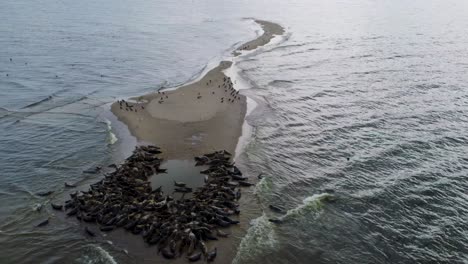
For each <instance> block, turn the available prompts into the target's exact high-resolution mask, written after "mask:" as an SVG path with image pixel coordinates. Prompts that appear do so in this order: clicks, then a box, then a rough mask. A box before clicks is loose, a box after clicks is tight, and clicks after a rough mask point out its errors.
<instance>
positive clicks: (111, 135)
mask: <svg viewBox="0 0 468 264" xmlns="http://www.w3.org/2000/svg"><path fill="white" fill-rule="evenodd" d="M104 122H105V123H106V125H107V133H108V136H107V142H108V143H109V145H113V144H114V143H115V142H117V140H118V138H117V136H115V134H114V133H112V122H111V121H110V120H108V119H106V120H104Z"/></svg>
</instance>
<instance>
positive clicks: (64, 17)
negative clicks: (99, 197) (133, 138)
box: [0, 0, 468, 263]
mask: <svg viewBox="0 0 468 264" xmlns="http://www.w3.org/2000/svg"><path fill="white" fill-rule="evenodd" d="M466 14H468V3H467V2H466V1H461V0H460V1H436V0H429V1H422V0H417V1H411V2H408V1H401V0H397V1H364V0H358V1H305V0H303V1H294V2H287V3H285V2H280V1H268V2H265V1H230V2H220V1H202V2H196V1H182V2H173V1H99V2H97V3H95V2H92V1H78V2H76V1H75V2H73V1H52V0H46V1H41V2H37V1H9V0H8V1H2V3H0V15H1V16H0V17H2V23H0V107H1V108H0V127H1V129H0V168H1V173H0V175H1V176H0V205H1V206H0V243H1V245H2V246H1V247H0V248H1V249H0V263H116V262H117V263H126V262H127V261H128V257H126V256H125V254H124V253H122V250H121V249H118V248H115V247H113V246H112V245H109V244H107V243H105V242H102V241H89V240H84V239H83V234H82V233H81V232H80V228H79V226H78V225H77V224H75V223H70V222H69V221H61V220H60V218H59V217H56V216H54V215H53V213H54V212H52V211H51V210H50V209H49V208H48V202H49V201H50V200H53V201H63V200H64V199H65V198H66V196H67V195H68V193H69V191H68V190H65V189H64V187H63V182H64V181H69V182H77V183H78V184H79V186H80V188H83V189H86V188H87V187H86V186H87V185H86V184H88V183H91V182H94V181H97V180H98V178H99V176H96V175H89V174H83V173H82V171H83V170H86V169H88V168H90V167H93V166H96V165H102V164H104V165H105V164H109V163H112V162H116V161H119V160H121V159H122V158H123V157H125V155H126V153H128V149H127V148H126V147H125V144H124V143H123V140H122V139H120V138H119V140H118V141H116V142H115V140H114V138H113V136H112V134H111V132H114V134H118V135H120V134H119V133H117V132H118V131H115V130H118V128H117V124H115V122H113V123H112V125H109V123H108V120H111V121H114V120H112V118H111V117H109V113H108V110H107V109H108V106H107V105H108V103H109V102H112V101H114V100H116V98H126V97H129V96H134V95H138V94H142V93H147V92H149V91H153V90H155V89H157V88H158V87H161V86H165V85H166V86H172V85H175V84H178V83H181V82H184V81H185V80H187V79H190V78H191V77H192V76H195V75H196V74H197V73H198V72H200V71H201V70H202V69H203V67H204V66H205V65H206V64H207V63H208V62H209V61H213V60H215V61H216V60H217V58H218V57H221V56H223V55H224V54H226V51H227V50H228V49H229V48H230V47H232V46H233V45H235V44H236V43H240V42H242V41H245V40H248V39H251V38H253V37H254V36H255V30H258V28H257V27H255V26H254V25H253V24H252V22H251V21H249V20H242V18H244V17H257V18H261V19H267V20H268V19H270V20H272V21H276V22H279V23H280V24H282V25H284V26H285V27H286V29H287V34H286V36H285V38H284V39H282V40H280V41H279V44H277V45H272V46H269V47H266V48H264V49H262V50H261V51H259V52H256V53H254V54H252V55H248V56H246V57H244V58H241V59H240V60H239V61H237V66H238V67H239V68H240V69H242V71H241V73H242V75H243V76H244V78H246V79H247V80H249V81H250V82H251V84H252V86H253V88H251V89H249V90H245V91H243V92H244V93H245V94H247V95H248V96H250V97H251V98H253V99H255V100H256V101H257V103H258V107H257V109H255V111H254V112H253V114H252V115H251V116H250V117H249V118H248V121H249V123H250V124H251V125H252V126H253V128H254V132H253V138H252V141H251V142H250V144H249V145H248V146H247V148H246V149H245V153H244V154H242V155H241V159H242V160H243V161H244V163H245V164H246V166H248V167H249V170H250V171H254V172H260V171H262V172H264V174H265V175H267V177H266V178H265V179H264V180H262V181H261V182H260V183H259V184H258V186H257V187H256V188H255V193H256V195H257V197H258V200H259V202H260V205H261V206H262V207H264V208H266V207H267V206H268V204H270V203H275V204H279V205H281V206H283V207H284V208H286V209H287V210H289V211H288V212H287V213H286V215H285V216H281V215H277V214H275V213H273V212H270V211H268V210H267V209H265V213H264V215H262V216H259V217H258V218H256V219H255V220H253V221H252V223H251V224H252V225H251V227H250V229H249V230H248V232H247V234H246V236H245V237H244V239H243V240H242V242H241V244H240V246H239V253H238V256H237V257H236V259H235V262H236V263H253V262H261V263H466V262H468V250H467V247H468V233H467V232H468V231H467V230H468V220H467V219H468V209H467V208H468V196H467V195H466V190H467V189H468V183H467V180H466V175H467V172H468V158H467V155H466V152H467V150H468V148H467V143H468V136H467V132H466V131H467V128H468V125H467V124H468V123H467V121H468V115H467V114H466V112H467V110H468V87H467V83H468V75H467V73H466V72H467V70H468V49H467V47H468V34H467V33H468V32H467V29H468V16H466ZM10 58H12V61H10V60H9V59H10ZM7 74H8V76H7ZM347 158H349V160H347ZM186 166H189V165H187V164H186ZM181 170H184V169H183V166H182V169H181ZM181 173H184V172H183V171H182V172H181ZM184 175H185V173H184ZM200 179H201V178H200ZM194 184H195V183H194ZM49 189H53V190H55V193H54V194H53V195H52V196H51V197H49V198H43V197H39V196H37V195H35V193H36V192H37V191H44V190H49ZM325 189H332V190H334V191H335V193H334V196H335V197H337V201H336V203H325V202H323V201H322V200H323V198H324V197H326V196H327V194H325ZM38 204H39V205H40V204H43V205H44V208H43V209H42V210H41V212H37V211H34V210H33V209H34V208H37V207H38ZM48 216H50V217H51V225H50V226H48V227H46V228H42V229H37V228H34V227H33V225H34V224H36V223H38V222H39V221H40V220H42V219H44V218H46V217H48ZM272 216H275V217H282V218H283V219H284V220H285V223H284V224H282V225H279V226H276V225H273V224H271V223H269V222H268V221H267V218H268V217H272ZM130 254H131V252H130Z"/></svg>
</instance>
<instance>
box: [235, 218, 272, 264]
mask: <svg viewBox="0 0 468 264" xmlns="http://www.w3.org/2000/svg"><path fill="white" fill-rule="evenodd" d="M250 224H251V226H250V228H249V229H248V230H247V234H246V235H245V236H244V237H243V238H242V240H241V242H240V245H239V250H238V251H237V254H236V256H235V257H234V260H233V261H232V263H234V264H237V263H250V262H251V260H253V259H254V258H255V257H256V256H258V255H259V254H265V253H268V252H270V251H272V250H274V249H275V248H276V247H277V244H278V240H277V238H276V237H277V236H276V233H275V226H274V224H273V223H271V222H270V221H268V217H267V216H266V215H265V214H263V215H262V216H260V217H258V218H256V219H253V220H252V221H251V222H250Z"/></svg>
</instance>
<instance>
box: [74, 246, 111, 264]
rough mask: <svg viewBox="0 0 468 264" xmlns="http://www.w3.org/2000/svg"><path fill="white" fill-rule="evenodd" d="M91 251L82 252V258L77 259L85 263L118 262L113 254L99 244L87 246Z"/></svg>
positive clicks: (105, 263) (107, 263) (108, 263)
mask: <svg viewBox="0 0 468 264" xmlns="http://www.w3.org/2000/svg"><path fill="white" fill-rule="evenodd" d="M87 249H89V250H90V251H88V250H86V251H87V252H86V253H84V254H82V255H81V257H80V258H78V259H77V262H78V263H85V264H103V263H104V264H117V261H116V260H115V259H114V257H112V256H111V254H110V253H109V252H107V251H106V250H105V249H103V248H102V247H100V246H98V245H89V247H87Z"/></svg>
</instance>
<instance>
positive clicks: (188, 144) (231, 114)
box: [105, 20, 284, 263]
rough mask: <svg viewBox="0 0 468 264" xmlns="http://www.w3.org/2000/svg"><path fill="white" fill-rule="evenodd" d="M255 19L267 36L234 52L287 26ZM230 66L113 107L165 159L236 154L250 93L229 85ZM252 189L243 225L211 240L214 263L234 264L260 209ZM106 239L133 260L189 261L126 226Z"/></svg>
mask: <svg viewBox="0 0 468 264" xmlns="http://www.w3.org/2000/svg"><path fill="white" fill-rule="evenodd" d="M255 21H256V22H257V23H259V24H260V25H261V26H262V28H263V30H264V34H263V35H261V36H260V37H258V38H256V39H254V40H252V41H249V42H247V43H245V44H243V45H241V46H240V47H239V48H238V49H236V50H235V51H234V52H233V55H234V56H239V55H240V54H241V53H242V51H243V50H253V49H255V48H257V47H259V46H262V45H265V44H266V43H268V42H269V41H270V40H271V39H272V38H273V37H274V36H275V35H281V34H283V33H284V29H283V28H282V27H281V26H279V25H277V24H274V23H271V22H268V21H262V20H255ZM231 65H232V62H230V61H222V62H220V64H219V65H218V66H217V67H215V68H213V69H211V70H210V71H208V72H207V73H206V74H205V75H204V76H203V77H202V78H201V79H199V80H197V81H195V82H193V83H189V84H186V85H183V86H180V87H176V89H171V90H161V91H159V92H157V93H151V94H147V95H143V96H139V97H135V98H132V99H131V100H129V101H130V102H123V103H121V102H115V103H113V104H112V106H111V111H112V113H114V115H115V116H116V117H117V118H118V119H119V120H120V121H122V122H123V123H124V124H126V125H127V126H128V129H129V131H130V133H131V134H132V135H133V136H135V137H136V138H137V141H138V142H139V143H142V144H144V143H151V144H155V145H157V146H159V147H161V150H162V152H163V153H162V154H161V157H162V158H164V159H165V160H182V161H183V160H186V161H191V162H192V161H193V158H194V157H195V156H200V155H203V154H205V153H210V152H213V151H216V150H223V149H224V150H227V151H229V152H231V153H232V154H234V153H235V150H236V146H237V143H238V140H239V138H240V136H241V134H242V125H243V123H244V118H245V114H246V106H247V103H246V97H245V96H244V95H242V94H240V93H237V91H236V90H235V83H234V84H232V86H233V88H230V85H228V83H229V82H226V81H225V80H226V79H227V76H226V75H225V74H224V72H223V71H224V70H226V69H228V68H229V67H230V66H231ZM238 166H239V168H240V169H241V170H243V171H245V172H247V173H244V174H245V176H251V177H252V182H255V181H256V179H253V177H255V176H252V175H249V173H248V171H247V169H245V170H244V168H243V167H244V166H242V164H240V165H239V164H238ZM163 167H164V166H163ZM170 173H171V172H169V174H170ZM153 177H160V176H159V175H158V176H153ZM153 180H156V181H157V179H152V181H153ZM252 191H253V188H252V187H251V188H246V189H244V190H243V196H242V198H241V199H240V201H239V205H240V209H241V214H240V216H239V218H238V220H239V221H240V224H239V225H236V226H232V227H230V228H228V229H226V230H225V231H226V232H228V233H231V236H230V238H224V239H220V240H219V241H215V242H214V243H212V242H210V243H207V246H208V248H209V249H211V248H213V247H217V249H218V256H217V258H216V260H215V261H214V262H215V263H231V262H232V260H233V259H234V257H235V256H236V252H237V247H238V245H239V243H240V241H241V239H242V237H243V235H244V234H245V233H246V231H247V229H248V228H249V222H250V220H251V219H252V218H254V217H256V216H258V215H259V214H260V211H259V210H258V208H253V207H252V206H249V205H251V204H254V203H256V198H255V196H254V195H253V194H252ZM247 208H248V209H247ZM105 239H109V240H111V241H113V243H114V245H115V246H117V247H119V248H122V249H126V250H127V251H128V252H129V256H122V258H123V259H127V260H128V262H130V263H154V262H155V261H157V262H158V263H187V260H186V259H185V257H182V258H178V259H176V260H165V259H163V258H162V257H161V255H160V254H159V255H158V252H157V249H156V247H149V246H148V245H146V244H145V243H144V241H143V240H142V239H141V237H140V236H135V235H132V234H131V233H128V232H125V231H124V230H116V231H114V232H112V233H110V234H108V235H107V237H106V238H105ZM123 255H125V254H123Z"/></svg>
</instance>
